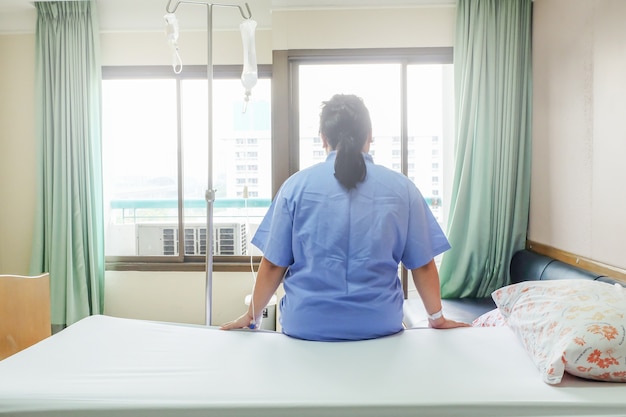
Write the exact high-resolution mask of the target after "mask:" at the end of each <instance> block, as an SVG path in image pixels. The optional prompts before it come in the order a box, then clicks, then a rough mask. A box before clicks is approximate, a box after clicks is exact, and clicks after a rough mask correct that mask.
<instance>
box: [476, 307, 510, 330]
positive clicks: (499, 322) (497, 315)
mask: <svg viewBox="0 0 626 417" xmlns="http://www.w3.org/2000/svg"><path fill="white" fill-rule="evenodd" d="M504 325H506V319H505V318H504V316H503V315H502V312H501V311H500V309H499V308H494V309H493V310H491V311H488V312H486V313H485V314H482V315H481V316H480V317H478V318H476V319H474V321H473V322H472V326H473V327H497V326H504Z"/></svg>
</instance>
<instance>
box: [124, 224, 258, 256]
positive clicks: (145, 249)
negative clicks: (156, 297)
mask: <svg viewBox="0 0 626 417" xmlns="http://www.w3.org/2000/svg"><path fill="white" fill-rule="evenodd" d="M136 236H137V255H139V256H155V255H157V256H158V255H176V254H178V249H179V241H178V227H176V226H174V225H171V224H170V225H166V224H151V223H147V224H138V225H137V234H136ZM184 239H185V241H184V250H185V255H188V256H191V255H206V225H190V226H188V227H185V232H184ZM247 242H248V237H247V233H246V225H245V224H241V223H215V224H213V254H214V255H247V254H248V250H247Z"/></svg>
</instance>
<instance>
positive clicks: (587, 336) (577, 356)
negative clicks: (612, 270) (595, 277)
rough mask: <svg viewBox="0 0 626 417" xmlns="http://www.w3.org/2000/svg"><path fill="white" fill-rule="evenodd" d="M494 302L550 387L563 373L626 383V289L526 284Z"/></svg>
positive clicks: (601, 285)
mask: <svg viewBox="0 0 626 417" xmlns="http://www.w3.org/2000/svg"><path fill="white" fill-rule="evenodd" d="M491 296H492V297H493V299H494V301H495V303H496V305H497V306H498V309H499V310H500V312H501V313H502V315H503V316H504V318H505V319H506V322H507V325H509V326H510V327H511V329H513V331H514V332H515V334H516V335H517V337H518V339H519V340H520V341H521V342H522V344H523V346H524V348H525V349H526V351H527V352H528V353H529V355H530V356H531V358H532V359H533V361H534V363H535V365H536V366H537V368H538V369H539V371H540V372H541V376H542V378H543V380H544V381H545V382H546V383H548V384H558V383H560V382H561V379H562V378H563V374H564V372H568V373H569V374H572V375H576V376H578V377H581V378H587V379H594V380H600V381H614V382H626V341H625V339H626V329H625V326H626V288H623V287H621V286H620V285H617V284H616V285H611V284H607V283H604V282H599V281H588V280H576V279H573V280H554V281H526V282H521V283H518V284H513V285H509V286H506V287H503V288H500V289H498V290H496V291H494V292H493V293H492V294H491Z"/></svg>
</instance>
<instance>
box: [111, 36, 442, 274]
mask: <svg viewBox="0 0 626 417" xmlns="http://www.w3.org/2000/svg"><path fill="white" fill-rule="evenodd" d="M205 71H206V68H204V67H193V66H187V67H185V69H184V71H183V73H181V74H179V75H176V74H174V73H173V72H172V70H171V68H170V67H163V68H119V67H115V68H113V67H111V68H104V69H103V160H104V170H105V172H104V177H105V203H106V210H105V212H106V219H105V220H106V230H105V241H106V246H105V254H106V256H107V267H108V268H117V267H129V268H137V269H139V268H151V269H157V268H161V267H163V265H165V264H166V263H167V264H170V265H174V266H171V267H168V269H170V268H171V269H178V268H181V266H180V265H181V264H184V265H187V264H190V265H194V264H195V265H200V266H198V268H203V267H204V265H203V263H204V255H205V254H206V247H207V245H206V201H205V193H206V188H207V175H208V162H207V161H208V159H209V149H208V143H207V142H208V141H207V136H208V130H207V126H208V120H207V108H208V106H207V104H208V103H207V82H206V72H205ZM240 75H241V68H234V67H219V66H216V67H214V81H213V103H214V105H213V141H212V145H213V150H212V153H213V155H215V157H214V158H212V182H213V186H212V188H213V189H214V190H215V201H214V204H213V210H214V225H215V226H219V228H220V229H219V230H218V232H219V233H215V234H214V235H216V236H217V235H219V236H229V237H230V238H231V244H229V245H227V244H226V242H224V245H218V244H217V243H216V242H215V241H214V243H215V245H214V248H215V247H220V248H226V247H227V246H228V250H226V249H224V251H223V252H220V253H216V258H215V266H216V267H219V265H220V263H222V264H224V263H226V262H229V263H230V264H237V263H241V264H242V265H243V266H244V267H246V268H248V267H249V266H248V265H247V264H248V263H249V259H247V257H246V258H245V259H243V258H242V259H238V258H233V257H232V255H235V256H236V255H243V254H246V255H249V254H253V255H259V254H260V253H258V251H257V250H256V249H255V248H254V247H253V246H251V245H250V244H249V239H250V237H251V236H253V234H254V232H255V230H256V227H257V225H258V223H259V221H260V220H261V218H262V217H263V215H264V214H265V213H266V211H267V208H268V207H269V204H270V201H271V198H272V197H273V195H274V193H275V192H276V191H277V190H278V188H279V187H280V186H281V185H282V183H283V182H284V181H285V180H286V179H287V178H288V176H289V175H291V174H293V173H295V172H296V171H298V170H300V169H302V168H304V167H306V166H309V165H311V164H314V163H317V162H321V161H323V160H325V158H326V154H325V152H324V150H323V149H322V142H321V139H320V138H319V136H318V134H319V132H318V129H319V126H318V124H319V111H320V104H321V102H322V101H323V100H327V99H328V98H330V96H331V95H332V94H334V93H337V92H345V93H354V94H357V95H360V96H361V97H363V98H364V100H365V102H366V105H367V106H368V108H369V109H370V112H371V115H372V122H373V126H374V135H375V137H374V143H373V146H372V147H371V149H370V154H371V155H372V156H373V157H374V158H375V159H374V160H375V162H376V163H379V164H383V165H385V166H388V167H389V168H391V169H394V170H396V171H399V172H402V173H404V174H405V175H407V177H409V178H410V179H411V180H412V181H414V182H415V183H416V184H417V186H418V187H419V188H420V190H422V194H424V196H425V197H426V198H427V200H428V202H429V204H430V205H431V208H432V210H433V212H434V213H435V215H436V216H437V218H438V219H439V221H440V222H441V223H442V224H443V223H444V222H445V212H446V211H445V209H446V204H447V196H448V195H449V194H448V191H447V188H446V187H448V185H449V183H450V179H451V178H452V176H451V174H450V172H449V171H450V167H451V166H452V164H451V163H449V162H448V159H451V155H452V150H451V146H452V140H451V137H452V134H451V132H452V131H453V126H452V124H451V123H450V121H451V120H452V113H453V109H452V102H453V97H452V91H453V88H452V84H453V80H452V49H451V48H415V49H399V50H393V49H372V50H369V49H366V50H324V51H311V50H308V51H293V50H287V51H274V56H273V68H272V69H271V71H270V68H268V67H264V66H259V82H258V84H257V86H256V87H255V88H254V89H253V91H252V96H251V100H252V101H251V102H250V103H249V105H248V111H246V112H245V113H242V111H241V110H242V105H243V90H242V87H241V83H240V81H239V77H240ZM270 75H271V77H272V79H271V80H270V78H269V77H270ZM320 80H323V82H321V81H320ZM434 179H436V181H434ZM233 239H235V241H236V244H234V245H233V244H232V240H233ZM218 243H219V242H218ZM227 253H228V255H227ZM222 255H223V256H222ZM222 261H224V262H222ZM125 263H132V265H124V264H125ZM244 263H245V265H244ZM151 264H157V265H159V266H156V267H148V266H145V265H151ZM177 264H178V265H177ZM120 265H121V266H120ZM138 265H141V266H138Z"/></svg>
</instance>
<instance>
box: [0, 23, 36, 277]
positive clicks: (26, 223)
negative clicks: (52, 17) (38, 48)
mask: <svg viewBox="0 0 626 417" xmlns="http://www.w3.org/2000/svg"><path fill="white" fill-rule="evenodd" d="M0 56H1V57H2V69H0V274H25V273H27V272H28V264H29V262H30V250H31V242H32V233H33V218H34V215H35V212H34V198H35V169H36V166H35V122H34V121H35V113H34V108H35V86H34V80H35V37H34V35H33V34H25V35H5V36H0Z"/></svg>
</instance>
